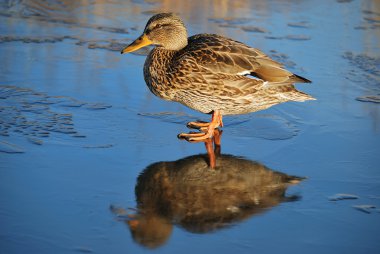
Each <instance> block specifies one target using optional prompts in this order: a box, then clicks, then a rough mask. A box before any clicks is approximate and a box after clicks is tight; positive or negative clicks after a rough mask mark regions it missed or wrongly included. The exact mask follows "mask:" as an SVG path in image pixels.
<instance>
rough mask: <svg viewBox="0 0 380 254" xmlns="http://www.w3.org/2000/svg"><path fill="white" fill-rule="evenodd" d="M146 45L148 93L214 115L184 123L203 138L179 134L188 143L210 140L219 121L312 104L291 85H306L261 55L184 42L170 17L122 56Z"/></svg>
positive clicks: (203, 40) (207, 41) (201, 37)
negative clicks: (275, 107)
mask: <svg viewBox="0 0 380 254" xmlns="http://www.w3.org/2000/svg"><path fill="white" fill-rule="evenodd" d="M149 44H154V45H156V47H155V48H154V49H153V50H152V51H151V52H150V53H149V55H148V57H147V59H146V61H145V65H144V78H145V82H146V83H147V85H148V87H149V89H150V90H151V91H152V93H154V94H155V95H157V96H158V97H160V98H163V99H165V100H170V101H176V102H180V103H182V104H184V105H186V106H188V107H190V108H192V109H195V110H197V111H200V112H202V113H206V114H213V119H212V121H211V123H194V122H192V123H189V126H190V127H194V128H198V129H200V130H201V131H202V132H203V133H199V134H198V133H197V134H180V135H181V136H182V137H184V138H186V139H188V140H204V139H207V138H210V137H212V133H213V130H214V128H217V127H219V126H223V123H222V115H231V114H245V113H250V112H255V111H259V110H264V109H267V108H269V107H271V106H273V105H276V104H279V103H282V102H287V101H306V100H313V99H314V98H313V97H311V96H310V95H307V94H305V93H303V92H300V91H298V90H296V89H295V87H294V85H293V84H294V83H310V81H309V80H307V79H306V78H303V77H300V76H298V75H296V74H293V73H291V72H290V71H288V70H285V69H284V68H283V65H282V64H281V63H278V62H276V61H274V60H273V59H270V58H269V57H268V56H267V55H265V54H264V53H263V52H261V51H260V50H258V49H255V48H251V47H249V46H247V45H245V44H243V43H241V42H238V41H235V40H232V39H229V38H226V37H222V36H219V35H215V34H198V35H194V36H191V37H189V38H188V37H187V31H186V28H185V26H184V24H183V23H182V21H181V20H180V18H179V17H177V16H176V15H174V14H171V13H161V14H157V15H155V16H153V17H152V18H150V19H149V21H148V23H147V25H146V27H145V29H144V33H143V35H142V36H140V37H139V38H138V39H137V40H136V41H134V42H133V43H132V44H131V45H129V46H128V47H126V48H125V49H123V51H122V53H128V52H132V51H134V50H137V49H139V48H141V47H144V46H146V45H149Z"/></svg>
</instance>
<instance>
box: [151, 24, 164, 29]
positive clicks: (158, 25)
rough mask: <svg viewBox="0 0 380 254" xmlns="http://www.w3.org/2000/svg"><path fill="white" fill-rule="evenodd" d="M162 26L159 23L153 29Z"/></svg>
mask: <svg viewBox="0 0 380 254" xmlns="http://www.w3.org/2000/svg"><path fill="white" fill-rule="evenodd" d="M160 28H162V25H161V24H157V25H156V26H155V27H154V28H153V29H160Z"/></svg>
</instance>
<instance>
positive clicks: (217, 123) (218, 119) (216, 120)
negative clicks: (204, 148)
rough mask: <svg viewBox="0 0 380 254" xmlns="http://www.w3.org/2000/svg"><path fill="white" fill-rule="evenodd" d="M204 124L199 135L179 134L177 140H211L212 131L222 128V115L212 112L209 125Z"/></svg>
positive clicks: (217, 111)
mask: <svg viewBox="0 0 380 254" xmlns="http://www.w3.org/2000/svg"><path fill="white" fill-rule="evenodd" d="M202 124H205V125H204V126H203V127H202V129H201V131H202V132H201V133H181V134H179V135H178V138H184V139H186V140H187V141H203V140H205V139H208V138H212V137H213V134H214V130H215V129H216V128H218V127H223V122H222V114H221V113H220V111H219V110H214V111H213V112H212V118H211V122H210V123H207V125H206V123H202Z"/></svg>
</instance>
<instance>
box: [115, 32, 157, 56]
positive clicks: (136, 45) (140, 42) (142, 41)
mask: <svg viewBox="0 0 380 254" xmlns="http://www.w3.org/2000/svg"><path fill="white" fill-rule="evenodd" d="M152 43H153V42H152V41H151V40H149V39H148V37H147V36H146V35H145V34H143V35H141V36H140V37H139V38H137V39H136V40H135V41H134V42H132V43H131V44H129V45H128V46H127V47H125V48H124V49H123V50H122V51H121V54H124V53H130V52H133V51H136V50H138V49H140V48H142V47H145V46H148V45H150V44H152Z"/></svg>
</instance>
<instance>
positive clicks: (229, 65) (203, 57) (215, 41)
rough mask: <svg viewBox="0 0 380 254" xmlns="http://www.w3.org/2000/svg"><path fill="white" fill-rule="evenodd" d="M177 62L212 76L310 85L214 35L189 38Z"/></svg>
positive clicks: (261, 56)
mask: <svg viewBox="0 0 380 254" xmlns="http://www.w3.org/2000/svg"><path fill="white" fill-rule="evenodd" d="M181 61H186V62H188V63H189V64H192V65H197V66H198V67H199V68H204V69H206V70H208V71H209V72H211V73H215V74H225V75H240V76H245V75H251V76H253V77H255V78H258V79H261V80H263V81H269V82H272V83H278V84H291V83H296V82H300V83H305V82H306V83H308V82H310V81H309V80H307V79H305V78H302V77H300V76H298V75H295V74H293V73H292V72H290V71H288V70H286V69H284V68H283V65H282V64H281V63H279V62H276V61H274V60H273V59H271V58H270V57H269V56H267V55H266V54H264V53H263V52H262V51H260V50H258V49H255V48H251V47H249V46H247V45H245V44H243V43H241V42H238V41H234V40H232V39H229V38H226V37H222V36H218V35H214V34H199V35H195V36H192V37H190V38H189V40H188V46H186V47H185V48H184V49H183V50H182V51H181V52H179V55H178V58H177V61H176V62H177V63H180V62H181Z"/></svg>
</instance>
